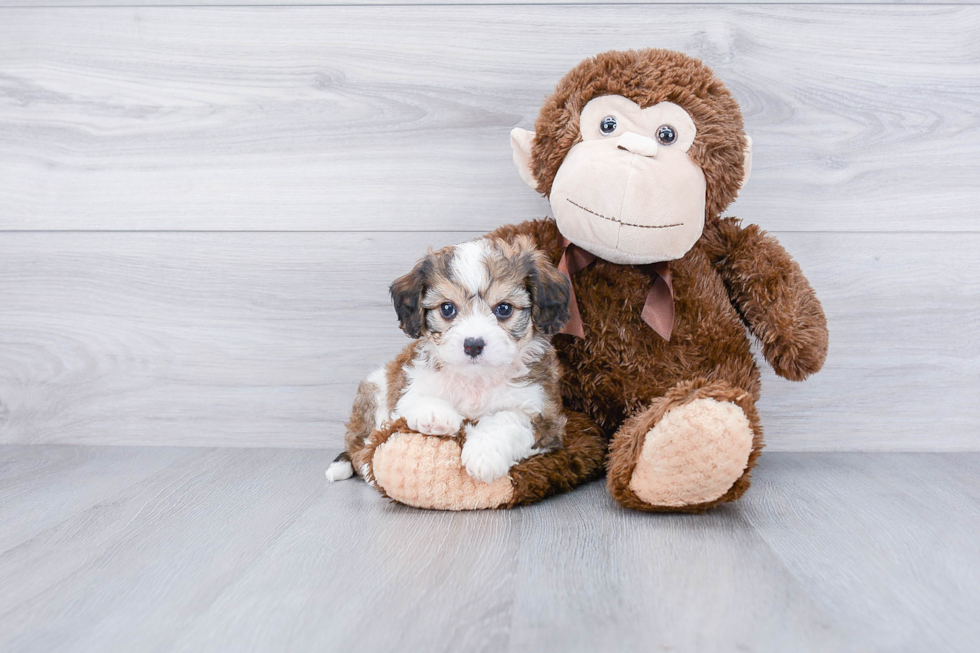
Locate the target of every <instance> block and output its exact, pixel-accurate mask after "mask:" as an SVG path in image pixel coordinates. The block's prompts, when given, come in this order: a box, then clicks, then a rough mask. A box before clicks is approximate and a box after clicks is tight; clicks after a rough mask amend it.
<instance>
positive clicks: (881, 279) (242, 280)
mask: <svg viewBox="0 0 980 653" xmlns="http://www.w3.org/2000/svg"><path fill="white" fill-rule="evenodd" d="M475 235H476V234H474V233H459V232H456V233H433V234H420V233H401V234H398V233H392V234H352V233H348V234H341V233H319V234H264V233H263V234H255V233H234V234H224V233H211V234H140V233H56V234H55V233H5V234H2V235H0V322H2V323H3V325H4V326H3V329H2V330H0V441H2V442H7V443H22V444H30V443H85V444H156V445H165V444H166V445H200V446H219V445H220V446H295V447H328V448H330V447H332V448H339V447H340V446H341V442H342V433H343V421H344V420H345V419H346V417H347V414H348V411H349V407H350V402H351V401H352V398H353V395H354V390H355V388H356V386H357V382H358V380H360V379H361V378H363V377H364V376H366V375H367V374H368V373H369V372H370V371H371V370H373V369H374V368H375V367H376V366H379V365H381V364H383V363H385V362H386V361H387V360H389V359H390V358H391V357H393V356H394V355H395V354H396V353H397V352H398V351H399V350H400V349H401V348H402V347H403V346H404V345H405V344H406V342H407V340H406V338H405V336H404V335H402V334H401V332H400V331H398V329H397V326H396V321H395V317H394V312H393V310H392V309H391V307H390V303H389V300H388V297H387V287H388V284H389V283H390V282H391V281H392V280H393V279H394V278H395V277H397V276H399V275H401V274H403V273H404V272H405V271H407V270H408V269H410V266H411V265H412V263H413V262H414V261H415V260H416V259H417V258H418V257H419V256H420V255H421V253H422V252H424V251H425V248H426V247H428V246H430V245H431V246H442V245H446V244H451V243H454V242H459V241H462V240H466V239H468V238H469V237H472V236H475ZM778 236H779V237H780V239H781V241H782V242H783V244H784V245H785V246H786V248H787V249H788V250H789V251H790V252H791V253H793V254H794V255H795V256H796V257H797V259H798V260H799V261H800V263H801V265H802V267H803V270H804V272H805V273H806V274H807V275H808V276H809V278H810V279H811V281H812V283H813V286H814V287H815V288H816V290H817V293H818V296H819V297H820V298H821V300H822V302H823V304H824V306H825V309H826V312H827V316H828V320H829V324H830V333H831V349H830V356H829V359H828V362H827V365H826V367H825V369H824V370H823V371H822V372H821V373H820V374H818V375H816V376H814V377H813V378H812V379H810V380H809V381H807V382H806V383H804V384H793V383H790V382H788V381H784V380H781V379H778V378H776V377H775V376H774V375H773V374H772V373H771V372H769V371H766V372H765V376H764V389H763V400H762V402H761V406H760V408H761V412H762V417H763V423H764V424H765V426H766V434H767V440H768V442H769V446H770V448H772V449H776V450H779V449H791V450H841V449H844V450H977V449H978V448H980V433H978V429H977V425H978V424H980V406H978V403H977V401H976V398H977V396H978V395H980V339H978V334H980V328H978V327H980V257H977V256H976V251H977V250H978V249H980V235H978V234H820V233H809V234H804V233H796V232H790V233H782V234H778ZM765 369H767V368H765Z"/></svg>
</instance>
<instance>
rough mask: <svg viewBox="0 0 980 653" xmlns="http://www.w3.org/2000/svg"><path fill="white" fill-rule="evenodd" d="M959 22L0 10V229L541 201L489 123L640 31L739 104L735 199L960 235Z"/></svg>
mask: <svg viewBox="0 0 980 653" xmlns="http://www.w3.org/2000/svg"><path fill="white" fill-rule="evenodd" d="M542 26H547V29H542ZM977 34H980V7H976V6H964V7H951V6H934V7H929V6H914V7H910V6H895V5H888V6H819V5H817V6H796V7H793V6H781V5H769V6H765V5H760V6H720V5H690V6H671V5H664V6H617V7H615V9H614V10H611V9H610V8H609V7H608V6H602V5H597V6H552V7H549V6H454V7H451V8H447V7H439V6H420V7H397V6H385V7H348V6H338V7H251V8H249V7H220V8H194V9H188V8H101V9H97V8H93V9H36V10H32V9H22V10H21V9H18V10H13V9H11V10H6V11H4V13H3V20H0V100H2V101H0V170H2V175H0V229H6V230H32V229H39V230H41V229H43V230H47V229H80V230H97V229H110V230H135V229H149V230H314V231H331V230H341V231H342V230H423V231H424V230H467V229H472V230H477V231H483V230H487V229H489V228H492V227H494V226H496V225H498V224H501V223H506V222H512V221H515V220H520V219H525V218H527V217H529V216H534V215H540V214H543V213H545V211H546V207H545V203H544V201H543V200H542V199H541V198H538V197H536V196H535V195H534V194H533V193H532V192H531V191H530V190H528V189H527V188H525V187H524V186H523V184H522V182H521V181H520V180H519V178H518V176H517V174H516V173H515V171H514V170H513V169H512V165H511V162H510V161H511V157H510V152H509V145H508V132H509V130H510V129H511V128H512V127H514V126H524V127H529V126H531V125H532V123H533V120H534V117H535V115H536V112H537V109H538V107H539V105H540V103H541V101H542V99H543V97H544V96H545V95H546V94H548V93H549V92H550V91H551V89H553V87H554V85H555V83H556V82H557V80H558V79H559V77H560V76H561V75H562V74H563V73H564V72H565V71H567V70H568V69H569V68H570V67H571V66H573V65H574V64H576V63H577V62H578V61H580V60H581V59H582V58H584V57H586V56H588V55H591V54H594V53H597V52H601V51H604V50H607V49H611V48H629V47H645V46H660V47H667V48H673V49H678V50H682V51H685V52H688V53H690V54H692V55H695V56H698V57H701V58H703V59H704V60H705V61H706V62H707V63H708V64H709V65H711V66H712V67H714V68H715V70H716V71H717V72H718V74H719V75H720V76H721V77H722V78H723V79H724V80H725V81H726V83H728V84H729V85H730V87H731V88H732V90H733V92H734V93H735V95H736V96H737V97H738V99H739V101H740V102H741V104H742V107H743V110H744V112H745V115H746V120H747V125H748V128H749V131H750V132H751V134H752V136H753V137H754V139H755V143H756V156H755V162H756V164H755V170H754V176H753V179H752V181H751V182H750V183H749V185H748V186H747V187H746V189H745V191H744V193H743V196H742V198H741V199H740V200H739V202H738V206H737V208H736V209H734V212H735V213H738V214H740V215H744V216H746V217H748V218H750V219H752V220H753V221H756V222H759V223H760V224H762V225H764V226H766V227H767V228H770V229H774V230H779V231H795V230H803V231H876V230H878V231H881V230H901V231H970V232H976V231H977V229H978V222H977V220H976V216H975V213H976V206H977V205H978V202H980V121H978V120H977V110H976V107H977V106H978V105H980V39H978V37H977Z"/></svg>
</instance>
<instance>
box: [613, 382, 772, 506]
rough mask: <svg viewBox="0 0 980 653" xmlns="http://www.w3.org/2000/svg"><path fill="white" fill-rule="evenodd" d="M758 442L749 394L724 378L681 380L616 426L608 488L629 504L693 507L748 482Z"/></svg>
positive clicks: (727, 496)
mask: <svg viewBox="0 0 980 653" xmlns="http://www.w3.org/2000/svg"><path fill="white" fill-rule="evenodd" d="M761 448H762V441H761V428H760V426H759V421H758V417H757V416H756V412H755V408H754V405H753V401H752V398H751V397H750V396H749V395H748V393H746V392H743V391H740V390H738V389H736V388H733V387H731V386H729V385H728V384H726V383H724V382H713V383H710V384H707V385H700V386H699V385H698V384H696V383H691V382H688V383H684V384H680V385H678V386H676V387H675V388H673V389H672V390H671V391H670V392H669V393H668V394H667V396H665V397H663V398H661V399H658V400H657V401H655V402H654V403H653V404H652V405H651V406H650V407H649V408H648V409H647V410H645V411H643V412H641V413H639V414H637V415H635V416H634V417H632V418H631V419H629V420H628V421H627V422H626V423H624V424H623V426H622V427H621V428H620V430H619V432H617V433H616V436H615V438H614V439H613V443H612V446H611V452H610V457H609V476H608V486H609V491H610V493H611V494H612V495H613V497H615V498H616V500H617V501H619V502H620V503H621V504H623V505H624V506H627V507H630V508H636V509H639V510H648V511H683V512H698V511H701V510H705V509H707V508H710V507H711V506H713V505H716V504H718V503H722V502H726V501H733V500H735V499H737V498H738V497H740V496H741V495H742V494H743V493H744V492H745V490H747V489H748V487H749V470H750V469H751V467H752V466H753V464H754V463H755V459H756V458H757V457H758V454H759V451H760V450H761Z"/></svg>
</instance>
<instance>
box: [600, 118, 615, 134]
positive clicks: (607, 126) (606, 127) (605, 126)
mask: <svg viewBox="0 0 980 653" xmlns="http://www.w3.org/2000/svg"><path fill="white" fill-rule="evenodd" d="M617 124H618V123H617V122H616V116H606V117H605V118H603V119H602V122H600V123H599V131H601V132H602V134H603V136H608V135H609V134H611V133H613V132H614V131H616V125H617Z"/></svg>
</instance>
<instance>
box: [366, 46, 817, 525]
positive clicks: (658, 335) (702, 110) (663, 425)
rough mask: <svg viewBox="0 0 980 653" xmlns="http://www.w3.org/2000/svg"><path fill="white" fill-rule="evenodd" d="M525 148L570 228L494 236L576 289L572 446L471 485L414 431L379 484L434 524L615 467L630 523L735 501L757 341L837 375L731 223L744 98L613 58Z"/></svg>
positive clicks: (759, 252)
mask: <svg viewBox="0 0 980 653" xmlns="http://www.w3.org/2000/svg"><path fill="white" fill-rule="evenodd" d="M511 142H512V146H513V151H514V161H515V163H516V164H517V167H518V170H519V172H520V174H521V177H522V178H523V179H524V181H525V182H527V184H528V185H529V186H531V188H533V189H535V190H537V191H538V192H540V193H542V194H543V195H544V196H546V197H547V198H548V199H549V201H550V203H551V208H552V211H553V214H554V217H553V218H551V219H544V220H538V221H532V222H525V223H523V224H519V225H508V226H505V227H501V228H499V229H497V230H496V231H494V232H492V234H491V235H492V236H496V237H501V238H504V239H516V238H517V237H518V236H520V235H527V236H530V237H531V238H532V239H533V240H534V242H535V244H536V245H537V247H538V248H540V249H541V250H543V251H544V252H545V253H546V254H547V255H548V256H550V257H551V260H552V261H553V262H554V263H555V264H557V265H558V267H559V269H560V270H562V271H563V272H564V273H565V274H567V275H568V276H569V278H570V279H571V281H572V287H573V296H572V298H571V301H570V306H569V308H570V312H571V315H572V319H571V320H570V321H569V323H568V325H567V326H566V327H565V332H564V333H561V334H559V335H556V336H555V337H554V339H553V343H554V346H555V349H556V351H557V354H558V358H559V361H560V363H561V371H562V380H561V393H562V398H563V402H564V405H565V409H566V413H567V416H568V422H567V427H566V432H565V438H564V446H563V447H562V448H561V449H559V450H557V451H554V452H551V453H547V454H542V455H538V456H533V457H531V458H529V459H527V460H525V461H523V462H520V463H518V464H516V465H514V466H513V467H512V468H511V470H510V474H509V475H508V476H506V477H503V478H498V479H497V480H496V481H494V482H493V483H489V484H486V483H480V482H477V481H474V480H473V479H470V478H469V477H468V476H467V475H466V472H465V470H464V469H463V468H462V466H461V464H460V447H459V444H458V442H456V441H455V440H454V439H452V438H439V437H432V436H425V435H422V434H419V433H415V432H412V431H410V430H409V429H407V427H406V426H405V423H404V421H400V422H396V423H395V424H392V425H390V426H387V427H385V428H384V429H382V430H379V431H377V432H375V433H374V434H373V435H372V437H371V444H370V447H368V448H367V450H366V453H365V456H364V458H363V462H362V469H361V473H362V475H365V476H366V477H367V478H368V479H369V480H370V481H371V482H372V483H373V484H375V485H376V487H378V489H379V490H380V491H381V492H382V493H383V494H385V495H387V496H389V497H391V498H392V499H395V500H397V501H400V502H403V503H407V504H410V505H414V506H419V507H424V508H440V509H467V508H497V507H511V506H515V505H521V504H526V503H531V502H533V501H537V500H540V499H542V498H543V497H546V496H548V495H550V494H554V493H557V492H563V491H567V490H569V489H571V488H573V487H575V486H577V485H580V484H581V483H584V482H586V481H589V480H591V479H594V478H597V477H598V476H601V474H602V471H603V469H605V472H606V484H607V488H608V491H609V493H610V494H611V495H612V496H613V497H614V498H615V499H616V501H618V502H619V503H620V504H621V505H623V506H625V507H628V508H635V509H637V510H646V511H683V512H697V511H702V510H705V509H707V508H710V507H712V506H715V505H717V504H719V503H723V502H728V501H734V500H735V499H738V498H739V497H740V496H742V494H743V493H744V492H745V491H746V489H748V487H749V475H750V472H751V470H752V467H753V466H754V465H755V462H756V460H757V459H758V457H759V453H760V451H761V449H762V446H763V442H762V425H761V424H760V422H759V416H758V413H757V412H756V407H755V404H756V402H757V401H758V399H759V391H760V385H761V384H760V376H759V370H758V367H757V366H756V363H755V360H754V358H753V356H752V353H751V350H750V341H749V337H748V333H747V331H748V332H749V333H751V334H752V335H754V336H755V337H756V338H757V339H758V340H759V342H760V343H761V348H762V355H763V356H764V357H765V359H766V361H767V362H768V363H769V364H770V365H771V366H772V367H773V369H774V370H775V371H776V373H777V374H779V375H780V376H782V377H784V378H786V379H790V380H793V381H801V380H803V379H805V378H806V377H808V376H809V375H810V374H813V373H814V372H816V371H818V370H819V369H820V368H821V366H822V365H823V362H824V359H825V357H826V354H827V325H826V319H825V317H824V313H823V310H822V308H821V306H820V302H819V301H818V300H817V298H816V296H815V294H814V292H813V290H812V289H811V287H810V285H809V283H808V282H807V280H806V278H805V277H804V276H803V273H802V272H801V270H800V267H799V265H797V263H796V262H795V261H793V259H792V258H790V256H789V255H788V254H787V253H786V251H785V250H784V249H783V248H782V246H780V244H779V243H778V242H777V241H776V239H775V238H773V237H772V236H769V235H767V234H766V233H765V232H763V231H762V230H761V229H759V228H758V227H756V226H755V225H751V224H750V225H743V224H741V222H740V221H739V220H736V219H735V218H722V217H721V213H722V212H723V211H724V210H725V208H726V207H728V205H729V204H730V203H731V202H732V201H733V200H734V199H735V197H736V195H737V194H738V191H739V189H740V188H741V187H742V185H743V184H744V183H745V181H746V180H747V179H748V176H749V171H750V167H751V161H752V156H751V140H750V139H749V138H748V137H747V136H746V134H745V131H744V128H743V123H742V116H741V113H740V111H739V108H738V105H737V103H736V102H735V100H734V98H733V97H732V95H731V93H730V92H729V91H728V89H727V88H726V87H725V86H724V85H723V84H722V82H721V81H720V80H719V79H718V78H717V77H715V75H714V74H713V73H712V72H711V71H710V70H709V69H708V68H707V67H706V66H704V65H703V64H702V63H701V62H700V61H698V60H696V59H693V58H691V57H688V56H686V55H683V54H680V53H677V52H671V51H666V50H641V51H626V52H606V53H604V54H601V55H598V56H596V57H594V58H591V59H588V60H586V61H584V62H582V63H581V64H579V65H578V66H577V67H575V68H574V69H573V70H572V71H570V72H569V73H568V74H567V75H565V77H564V78H563V79H562V80H561V81H560V82H559V84H558V87H557V89H556V90H555V92H554V93H553V94H552V95H551V96H550V97H549V98H548V99H547V100H546V101H545V103H544V106H543V107H542V109H541V112H540V114H539V116H538V119H537V122H536V123H535V131H534V132H533V133H531V132H527V131H525V130H523V129H515V130H513V132H512V133H511Z"/></svg>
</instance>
